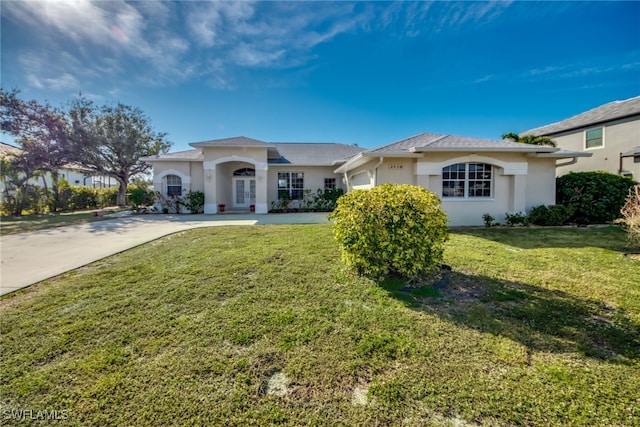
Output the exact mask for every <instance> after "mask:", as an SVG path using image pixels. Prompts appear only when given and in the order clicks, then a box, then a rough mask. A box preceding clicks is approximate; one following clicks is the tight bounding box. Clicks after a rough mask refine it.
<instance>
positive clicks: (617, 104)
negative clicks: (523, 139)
mask: <svg viewBox="0 0 640 427" xmlns="http://www.w3.org/2000/svg"><path fill="white" fill-rule="evenodd" d="M635 115H640V96H636V97H635V98H629V99H625V100H623V101H613V102H610V103H608V104H604V105H601V106H599V107H596V108H593V109H591V110H589V111H586V112H584V113H580V114H578V115H575V116H573V117H569V118H568V119H565V120H562V121H559V122H557V123H552V124H550V125H546V126H542V127H539V128H535V129H531V130H529V131H527V132H524V133H525V134H531V135H536V136H539V135H554V134H557V133H561V132H566V131H569V130H573V129H579V128H585V127H589V126H594V125H597V124H600V123H605V122H609V121H612V120H618V119H623V118H625V117H631V116H635Z"/></svg>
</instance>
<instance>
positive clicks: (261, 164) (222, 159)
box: [202, 155, 269, 171]
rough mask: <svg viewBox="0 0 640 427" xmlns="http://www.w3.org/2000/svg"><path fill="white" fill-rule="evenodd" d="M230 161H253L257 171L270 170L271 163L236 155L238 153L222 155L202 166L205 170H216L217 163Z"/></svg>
mask: <svg viewBox="0 0 640 427" xmlns="http://www.w3.org/2000/svg"><path fill="white" fill-rule="evenodd" d="M228 162H245V163H251V164H252V165H253V166H254V167H255V169H256V171H266V170H269V165H268V164H267V163H265V162H259V161H257V160H256V159H251V158H249V157H243V156H236V155H233V156H226V157H220V158H219V159H215V160H210V161H208V162H203V163H202V166H203V167H204V169H205V170H209V169H210V170H214V169H215V168H216V165H219V164H220V163H228Z"/></svg>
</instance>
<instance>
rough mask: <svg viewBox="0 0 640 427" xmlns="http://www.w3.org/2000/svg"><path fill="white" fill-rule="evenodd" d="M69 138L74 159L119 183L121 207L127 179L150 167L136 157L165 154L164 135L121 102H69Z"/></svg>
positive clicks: (77, 100) (167, 148)
mask: <svg viewBox="0 0 640 427" xmlns="http://www.w3.org/2000/svg"><path fill="white" fill-rule="evenodd" d="M69 115H70V119H71V131H70V139H71V140H72V143H73V144H72V145H73V147H74V148H73V153H74V156H73V157H72V158H73V160H74V161H76V162H78V163H80V164H82V165H83V166H84V167H86V168H88V169H90V170H93V171H95V172H98V173H100V174H103V175H108V176H112V177H114V178H115V179H116V180H117V181H118V183H119V184H120V188H119V190H118V198H117V204H118V205H119V206H125V204H126V194H127V186H128V184H129V180H130V179H131V178H132V177H133V176H135V175H137V174H140V173H144V172H145V171H147V170H149V168H150V167H151V165H150V164H148V163H145V162H143V161H141V160H140V158H142V157H145V156H151V155H155V154H160V153H166V152H167V151H169V148H171V143H169V142H167V141H166V140H165V136H166V134H164V133H159V132H156V131H154V130H153V128H152V127H151V124H150V121H149V119H148V118H147V117H146V116H145V115H144V113H143V112H142V110H140V109H139V108H134V107H131V106H128V105H124V104H117V105H115V106H112V105H103V106H97V105H95V104H94V103H93V102H91V101H89V100H87V99H85V98H82V97H80V98H77V99H75V100H74V101H73V102H72V103H71V107H70V111H69Z"/></svg>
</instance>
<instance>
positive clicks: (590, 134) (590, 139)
mask: <svg viewBox="0 0 640 427" xmlns="http://www.w3.org/2000/svg"><path fill="white" fill-rule="evenodd" d="M584 147H585V149H589V148H600V147H604V134H603V128H598V129H591V130H588V131H586V132H585V142H584Z"/></svg>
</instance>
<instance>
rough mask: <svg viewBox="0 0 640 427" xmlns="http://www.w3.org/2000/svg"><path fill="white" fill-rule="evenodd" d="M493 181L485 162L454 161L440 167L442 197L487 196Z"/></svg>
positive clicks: (490, 168) (489, 194)
mask: <svg viewBox="0 0 640 427" xmlns="http://www.w3.org/2000/svg"><path fill="white" fill-rule="evenodd" d="M492 183H493V174H492V167H491V165H489V164H487V163H456V164H455V165H451V166H446V167H444V168H442V197H443V198H454V197H455V198H464V199H467V198H481V197H483V198H489V197H491V187H492Z"/></svg>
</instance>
